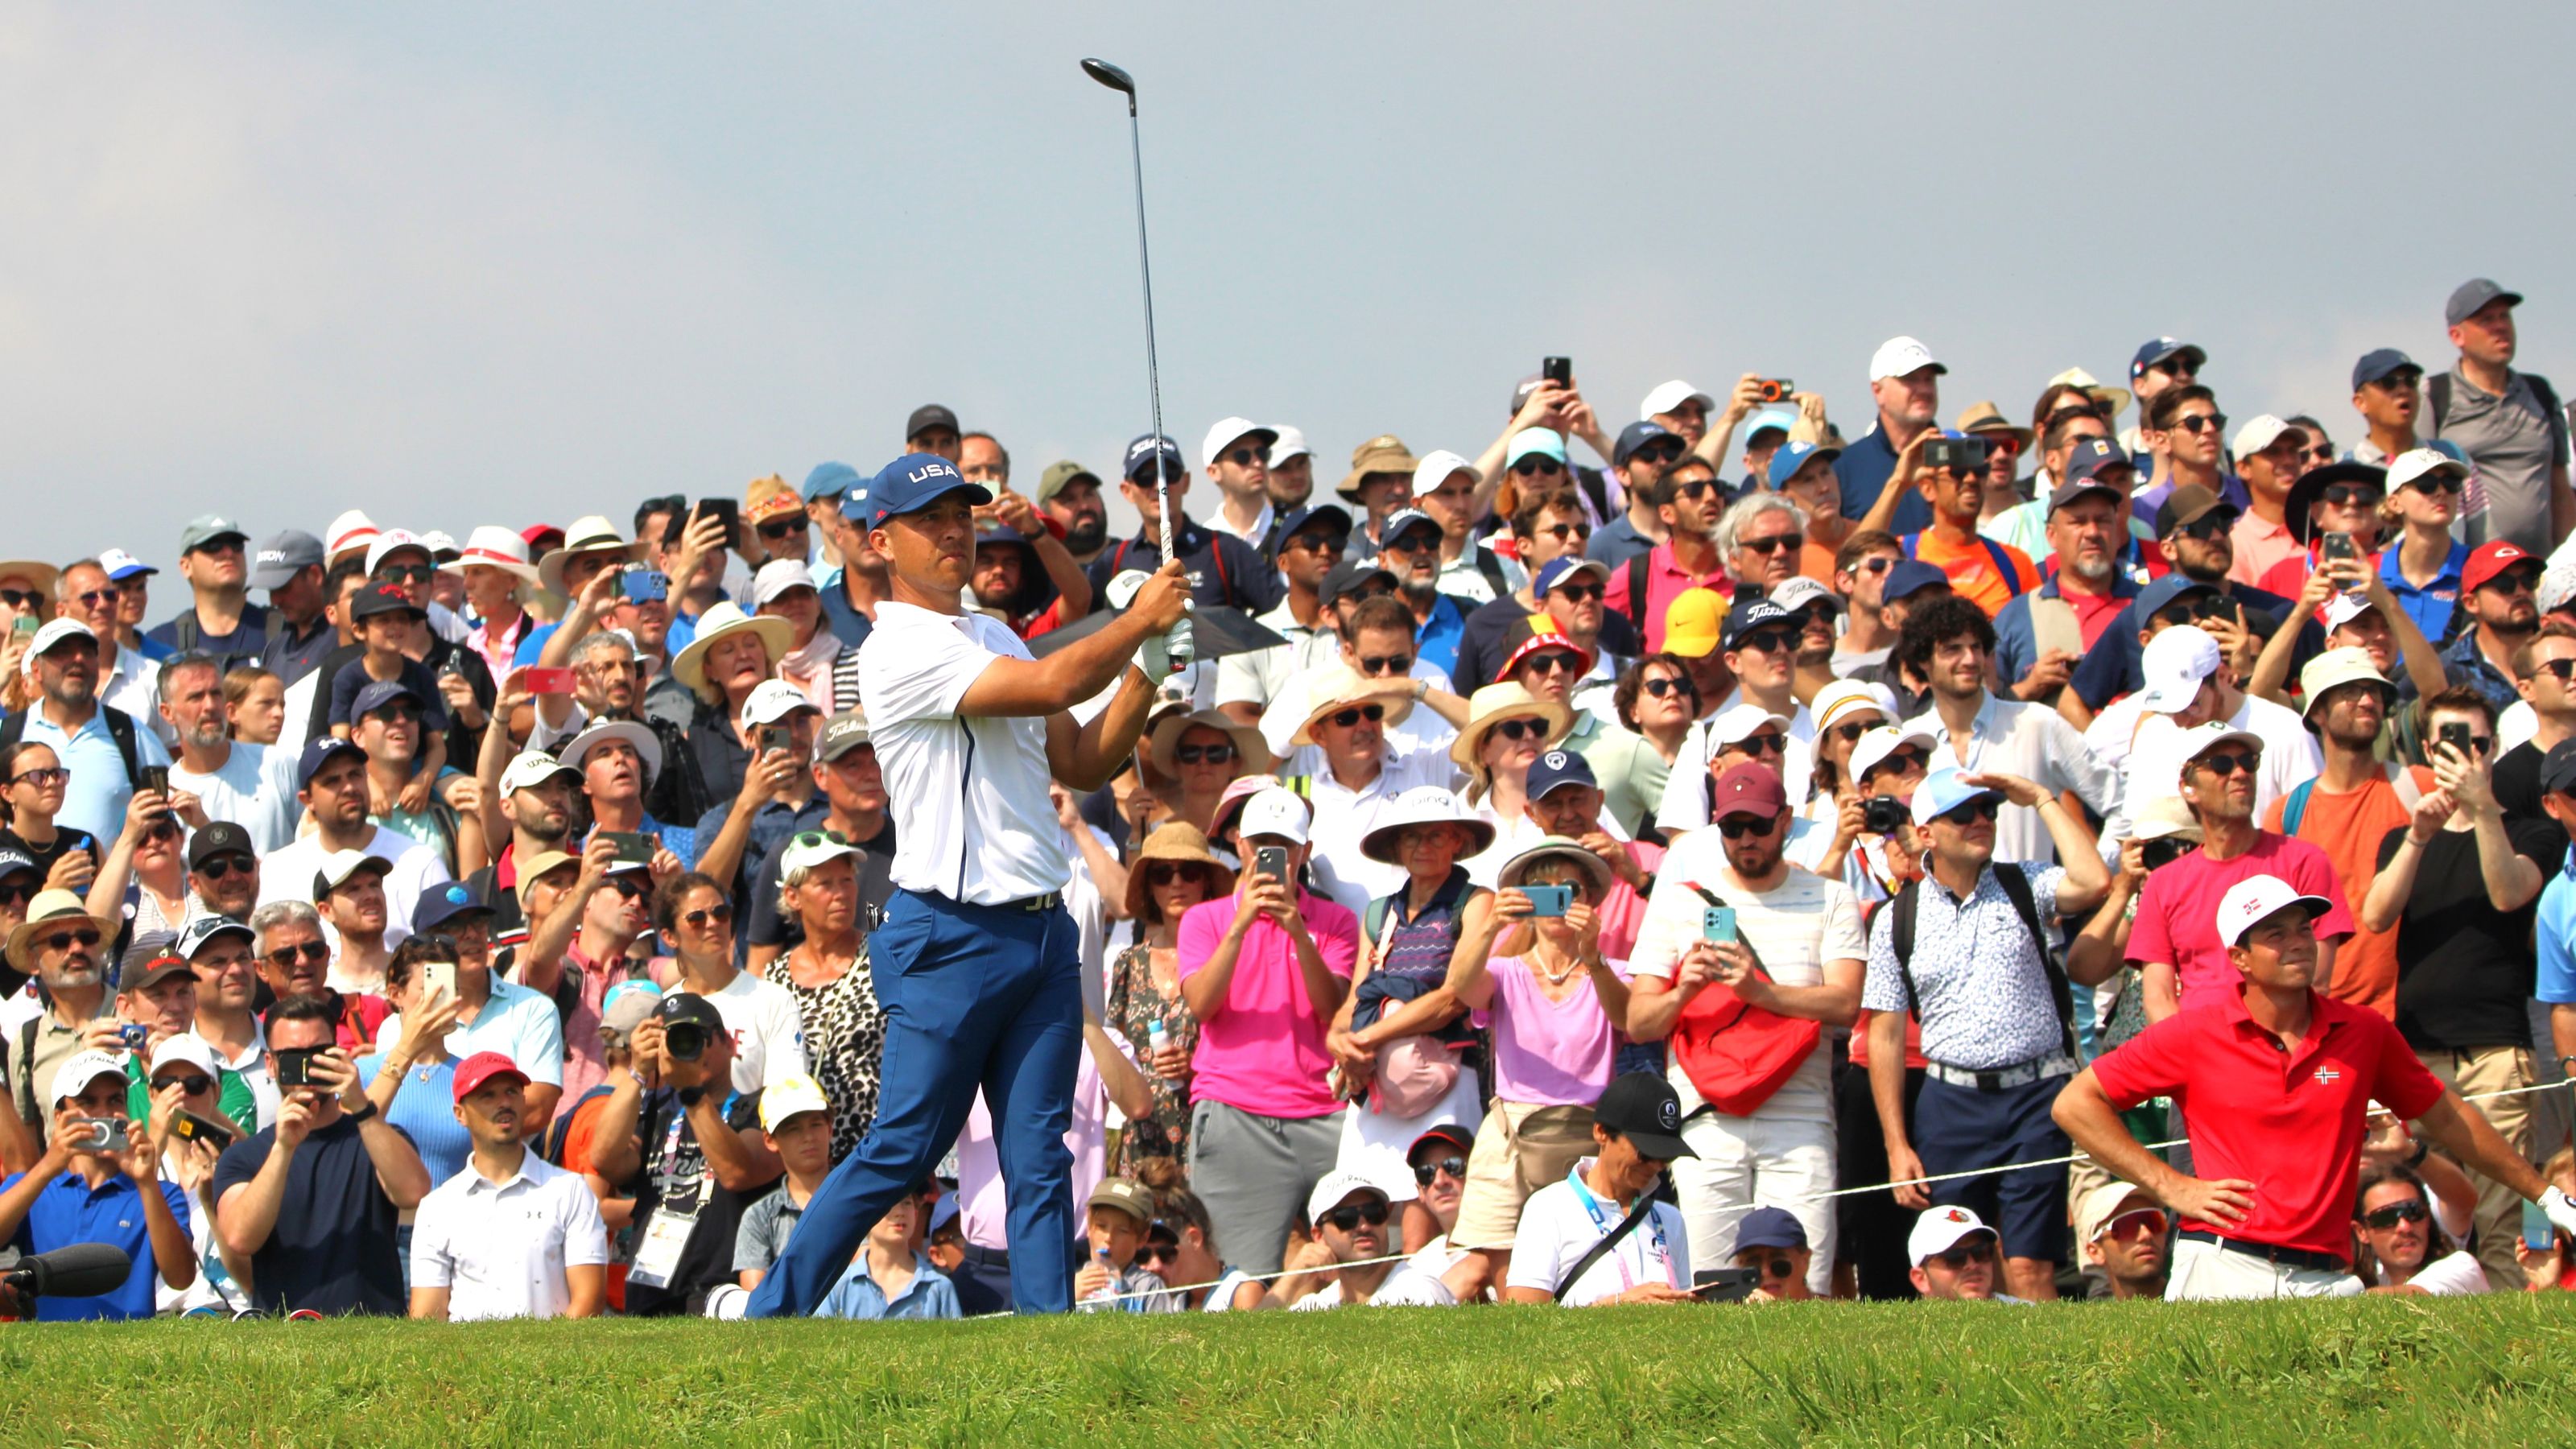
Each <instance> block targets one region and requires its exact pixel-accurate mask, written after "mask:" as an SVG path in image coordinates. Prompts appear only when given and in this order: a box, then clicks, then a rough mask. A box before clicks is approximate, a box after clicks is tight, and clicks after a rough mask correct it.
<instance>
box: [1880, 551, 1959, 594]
mask: <svg viewBox="0 0 2576 1449" xmlns="http://www.w3.org/2000/svg"><path fill="white" fill-rule="evenodd" d="M1936 584H1937V585H1939V586H1940V587H1942V588H1945V589H1946V588H1948V587H1950V576H1949V575H1948V574H1945V573H1943V572H1941V571H1940V570H1939V569H1937V568H1935V567H1933V566H1932V565H1930V564H1928V563H1925V562H1923V561H1922V560H1920V559H1911V558H1907V559H1898V560H1897V561H1896V563H1895V565H1894V566H1893V567H1891V568H1890V569H1888V571H1887V587H1886V588H1884V589H1882V590H1880V591H1879V598H1880V599H1881V600H1883V601H1885V602H1888V603H1894V602H1895V601H1896V600H1898V599H1903V598H1909V597H1911V596H1912V595H1914V594H1917V593H1920V592H1922V591H1923V590H1925V589H1928V588H1931V587H1933V586H1934V585H1936Z"/></svg>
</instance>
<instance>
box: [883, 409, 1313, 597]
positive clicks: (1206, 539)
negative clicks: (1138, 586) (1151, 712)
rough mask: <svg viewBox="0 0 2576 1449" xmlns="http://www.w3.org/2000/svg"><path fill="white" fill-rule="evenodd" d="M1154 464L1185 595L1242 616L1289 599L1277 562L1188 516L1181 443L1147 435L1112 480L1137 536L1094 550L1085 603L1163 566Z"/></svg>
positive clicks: (1187, 474)
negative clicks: (1138, 572)
mask: <svg viewBox="0 0 2576 1449" xmlns="http://www.w3.org/2000/svg"><path fill="white" fill-rule="evenodd" d="M1158 465H1159V466H1160V467H1161V468H1162V470H1163V476H1164V478H1165V479H1166V480H1167V482H1166V485H1165V486H1166V491H1167V492H1168V493H1169V494H1170V497H1171V505H1172V510H1173V513H1172V547H1173V549H1174V550H1175V551H1176V552H1178V553H1179V554H1180V556H1181V566H1182V567H1183V568H1186V569H1188V570H1189V572H1190V575H1191V577H1192V578H1194V579H1195V580H1196V581H1197V582H1196V586H1195V587H1194V588H1193V590H1192V593H1193V595H1194V597H1196V598H1197V600H1198V602H1200V603H1202V604H1224V605H1229V606H1231V607H1233V608H1238V609H1241V610H1243V611H1244V612H1245V613H1247V614H1262V613H1267V612H1269V611H1270V610H1272V609H1275V608H1278V607H1279V605H1280V604H1281V603H1282V602H1283V601H1285V600H1286V599H1287V597H1288V586H1287V585H1286V584H1284V583H1282V582H1280V579H1279V570H1278V568H1277V566H1276V565H1274V564H1272V563H1271V562H1270V560H1268V559H1266V558H1264V557H1262V555H1261V550H1260V549H1259V548H1258V547H1256V546H1255V545H1253V544H1249V543H1246V542H1244V541H1243V540H1242V539H1239V538H1237V537H1235V536H1234V535H1233V534H1230V533H1219V532H1217V531H1216V530H1215V529H1212V528H1209V527H1207V526H1206V525H1205V524H1202V523H1199V522H1197V521H1195V520H1193V519H1192V518H1191V517H1190V516H1189V513H1188V512H1187V511H1186V510H1184V509H1183V508H1182V507H1181V499H1182V496H1183V495H1184V494H1186V493H1187V492H1188V491H1189V486H1190V470H1189V469H1188V468H1186V467H1183V466H1182V464H1181V450H1180V446H1179V445H1178V444H1176V443H1174V442H1173V441H1172V440H1171V439H1169V438H1157V437H1153V436H1150V435H1149V436H1146V437H1140V438H1138V439H1136V440H1135V441H1134V442H1132V443H1129V444H1128V445H1127V467H1126V471H1125V473H1124V474H1123V475H1122V476H1121V478H1120V481H1119V484H1118V492H1119V493H1120V495H1121V496H1123V497H1125V498H1126V500H1127V506H1128V507H1130V508H1133V509H1135V510H1136V517H1137V520H1138V522H1137V527H1136V536H1135V537H1134V538H1127V539H1120V540H1119V541H1118V542H1116V543H1114V544H1111V545H1110V546H1109V547H1107V548H1105V549H1102V550H1101V551H1100V552H1099V553H1098V554H1097V555H1095V556H1093V558H1092V560H1091V563H1090V565H1089V567H1088V569H1087V570H1086V572H1088V573H1089V574H1090V576H1091V597H1092V607H1093V608H1094V609H1101V608H1106V607H1108V594H1107V591H1108V588H1109V581H1110V580H1111V579H1114V578H1116V577H1118V575H1119V574H1121V573H1123V572H1125V571H1127V570H1129V569H1142V570H1144V571H1145V572H1147V573H1152V572H1153V571H1154V570H1156V569H1159V568H1161V567H1162V566H1163V534H1162V517H1163V513H1162V508H1163V498H1162V495H1161V494H1158V493H1156V492H1155V489H1154V470H1155V468H1156V467H1157V466H1158ZM878 476H879V477H881V478H882V477H883V476H884V475H883V474H879V475H878ZM870 511H871V512H872V513H873V512H875V511H876V510H874V509H873V508H872V509H871V510H870Z"/></svg>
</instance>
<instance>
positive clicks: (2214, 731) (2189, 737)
mask: <svg viewBox="0 0 2576 1449" xmlns="http://www.w3.org/2000/svg"><path fill="white" fill-rule="evenodd" d="M2225 744H2244V745H2252V746H2253V747H2254V748H2255V749H2257V750H2260V749H2262V748H2263V737H2262V736H2261V735H2258V734H2256V733H2254V732H2253V731H2252V730H2240V729H2238V728H2237V727H2235V726H2234V725H2231V724H2229V723H2227V722H2226V721H2225V720H2216V719H2214V720H2211V721H2209V722H2208V723H2207V724H2197V725H2193V726H2192V727H2191V728H2190V729H2187V730H2184V731H2182V732H2181V733H2179V734H2176V735H2175V736H2174V737H2173V751H2174V753H2173V756H2172V758H2173V759H2174V761H2175V762H2176V764H2177V766H2178V767H2179V766H2181V765H2188V764H2190V763H2191V762H2192V761H2194V760H2197V759H2199V758H2200V757H2201V756H2203V755H2205V754H2208V753H2209V752H2210V751H2211V750H2214V749H2217V748H2218V747H2219V746H2220V745H2225Z"/></svg>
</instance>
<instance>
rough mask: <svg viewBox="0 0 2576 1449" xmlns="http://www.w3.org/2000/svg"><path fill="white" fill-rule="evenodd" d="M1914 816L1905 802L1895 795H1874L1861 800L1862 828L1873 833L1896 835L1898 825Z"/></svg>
mask: <svg viewBox="0 0 2576 1449" xmlns="http://www.w3.org/2000/svg"><path fill="white" fill-rule="evenodd" d="M1912 818H1913V812H1912V811H1910V810H1908V809H1906V808H1905V802H1904V801H1902V800H1899V799H1897V798H1896V797H1895V796H1893V795H1872V796H1870V797H1869V798H1868V799H1866V800H1863V801H1862V802H1860V828H1861V829H1863V830H1866V831H1868V832H1869V833H1870V834H1872V835H1894V834H1895V833H1896V827H1898V826H1900V825H1903V824H1904V823H1905V822H1906V821H1908V820H1910V819H1912Z"/></svg>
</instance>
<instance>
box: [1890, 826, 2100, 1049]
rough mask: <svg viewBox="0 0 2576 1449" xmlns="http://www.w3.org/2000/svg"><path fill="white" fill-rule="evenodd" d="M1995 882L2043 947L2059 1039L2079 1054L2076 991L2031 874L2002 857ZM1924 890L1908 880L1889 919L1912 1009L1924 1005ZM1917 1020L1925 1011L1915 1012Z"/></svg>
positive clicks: (1917, 882)
mask: <svg viewBox="0 0 2576 1449" xmlns="http://www.w3.org/2000/svg"><path fill="white" fill-rule="evenodd" d="M1994 872H1995V884H1996V885H1998V886H2000V887H2002V888H2003V893H2004V898H2005V899H2007V900H2009V901H2011V902H2012V904H2013V910H2014V912H2015V913H2017V914H2018V915H2020V917H2021V923H2022V924H2023V925H2025V926H2027V927H2029V928H2030V943H2031V945H2033V946H2035V947H2037V948H2038V949H2039V964H2040V968H2041V969H2042V970H2043V971H2046V972H2047V973H2048V995H2049V1000H2050V1004H2051V1005H2053V1006H2055V1007H2056V1008H2057V1031H2058V1038H2059V1041H2060V1042H2061V1044H2062V1045H2063V1047H2064V1050H2065V1052H2066V1054H2067V1055H2068V1056H2073V1055H2075V991H2074V988H2073V987H2072V986H2071V985H2069V984H2068V982H2067V980H2066V968H2065V967H2063V966H2061V965H2059V964H2058V961H2057V953H2056V952H2055V951H2053V950H2051V949H2049V945H2048V928H2047V927H2046V926H2044V925H2042V924H2041V923H2040V919H2039V902H2038V901H2037V900H2035V899H2034V898H2033V897H2032V895H2031V890H2030V876H2029V874H2028V872H2026V871H2025V870H2024V869H2023V868H2022V866H2021V865H2020V863H2018V862H2016V861H2008V860H1999V861H1996V862H1995V863H1994ZM1922 889H1923V882H1922V881H1921V880H1920V879H1916V880H1910V881H1907V882H1906V883H1905V889H1903V890H1901V891H1898V892H1897V893H1896V899H1894V900H1892V901H1890V902H1888V903H1887V908H1888V909H1889V910H1890V911H1892V912H1894V915H1893V916H1892V917H1891V918H1890V919H1889V921H1888V927H1887V932H1888V944H1889V945H1891V946H1893V947H1894V948H1895V950H1896V969H1897V970H1898V971H1899V972H1900V973H1902V974H1903V975H1904V977H1905V1001H1906V1006H1907V1008H1908V1009H1909V1010H1912V1009H1914V1008H1917V1007H1919V1006H1920V1005H1921V1004H1922V997H1920V996H1918V995H1917V994H1916V993H1915V990H1914V965H1913V962H1914V913H1915V910H1916V909H1917V899H1918V897H1919V895H1920V893H1921V891H1922ZM1915 1016H1916V1019H1917V1020H1920V1019H1921V1017H1922V1013H1921V1012H1920V1011H1919V1010H1917V1011H1915Z"/></svg>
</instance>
